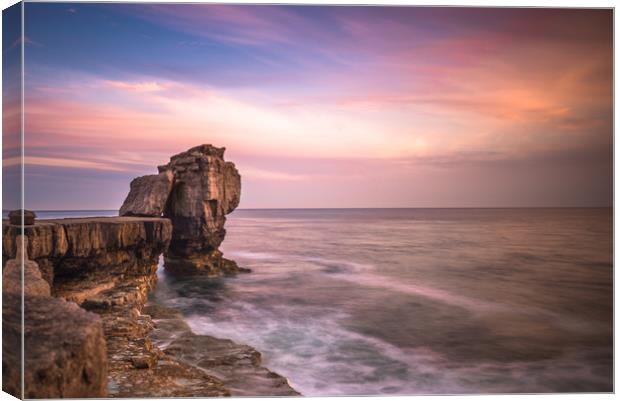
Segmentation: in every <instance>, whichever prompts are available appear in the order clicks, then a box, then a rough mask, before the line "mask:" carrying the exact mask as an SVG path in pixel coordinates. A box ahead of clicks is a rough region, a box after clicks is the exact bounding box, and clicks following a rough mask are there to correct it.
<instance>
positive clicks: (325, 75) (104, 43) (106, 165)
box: [4, 3, 613, 210]
mask: <svg viewBox="0 0 620 401" xmlns="http://www.w3.org/2000/svg"><path fill="white" fill-rule="evenodd" d="M24 43H25V67H24V68H25V78H24V79H25V100H24V103H25V128H24V131H25V134H24V135H25V154H26V167H25V171H26V177H25V181H26V188H25V196H26V207H27V208H31V209H35V210H57V209H117V208H118V207H119V206H120V205H121V203H122V201H123V199H124V197H125V196H126V194H127V192H128V190H129V182H130V180H131V179H132V178H134V177H137V176H141V175H145V174H154V173H156V172H157V169H156V166H157V165H159V164H164V163H166V162H167V161H168V159H169V157H170V156H172V155H174V154H176V153H179V152H181V151H184V150H186V149H188V148H190V147H192V146H195V145H199V144H203V143H210V144H213V145H215V146H223V147H226V154H225V158H226V160H229V161H232V162H234V163H235V164H236V166H237V168H238V170H239V172H240V174H241V176H242V196H241V204H240V207H241V208H285V207H286V208H296V207H334V208H338V207H537V206H543V207H546V206H611V204H612V174H613V162H612V141H613V133H612V132H613V129H612V72H613V71H612V12H611V10H600V9H599V10H583V9H582V10H570V9H563V10H558V9H555V10H554V9H506V8H505V9H481V8H421V7H352V6H346V7H345V6H339V7H336V6H334V7H326V6H266V5H254V6H249V5H213V4H212V5H200V4H168V5H165V4H110V3H108V4H83V3H80V4H77V3H74V4H71V3H54V4H52V3H47V4H46V3H26V5H25V38H24ZM5 47H6V46H5ZM5 51H6V50H5ZM5 54H6V53H5ZM11 162H12V161H11V160H8V161H7V160H6V157H5V161H4V164H5V166H6V165H7V164H8V165H10V164H11Z"/></svg>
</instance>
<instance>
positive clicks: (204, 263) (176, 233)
mask: <svg viewBox="0 0 620 401" xmlns="http://www.w3.org/2000/svg"><path fill="white" fill-rule="evenodd" d="M158 169H159V171H160V172H163V171H171V172H172V173H173V175H174V184H173V187H172V192H171V194H170V199H169V201H168V204H167V206H166V210H165V212H164V215H165V216H166V217H168V218H170V219H171V220H172V227H173V231H172V240H171V242H170V247H169V248H168V251H167V252H166V255H165V257H166V269H168V270H172V271H182V272H183V273H185V274H187V273H189V272H191V269H192V268H194V269H195V270H194V271H195V272H196V273H206V274H218V273H221V272H228V271H230V272H234V271H236V264H234V263H225V262H223V261H222V255H221V254H218V253H214V252H213V251H216V250H217V248H218V247H219V246H220V244H221V243H222V241H223V240H224V236H225V235H226V230H225V229H224V223H225V222H226V214H228V213H230V212H232V211H233V210H234V209H235V208H236V207H237V205H238V204H239V199H240V196H241V177H240V175H239V173H238V172H237V169H236V168H235V165H234V164H233V163H231V162H226V161H224V148H216V147H214V146H211V145H202V146H196V147H194V148H191V149H190V150H188V151H186V152H183V153H179V154H177V155H175V156H172V157H171V158H170V162H169V163H168V164H166V165H164V166H159V167H158ZM226 268H229V269H230V270H228V271H227V270H226Z"/></svg>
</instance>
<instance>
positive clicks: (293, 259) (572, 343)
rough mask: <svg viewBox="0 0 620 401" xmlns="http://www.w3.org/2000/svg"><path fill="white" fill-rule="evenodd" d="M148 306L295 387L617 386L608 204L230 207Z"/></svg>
mask: <svg viewBox="0 0 620 401" xmlns="http://www.w3.org/2000/svg"><path fill="white" fill-rule="evenodd" d="M226 227H227V232H228V233H227V236H226V239H225V241H224V243H223V246H222V250H223V251H224V253H225V255H226V256H227V257H228V258H232V259H234V260H236V261H237V262H238V263H239V264H240V265H241V266H245V267H249V268H251V269H253V273H250V274H245V275H239V276H237V277H234V278H205V277H198V278H196V277H193V278H185V279H179V278H174V277H169V276H167V275H166V274H165V272H163V271H160V278H161V279H160V283H159V285H158V288H157V289H156V290H155V292H154V294H153V299H154V301H155V302H161V303H163V304H165V305H168V306H173V307H176V308H178V309H180V310H181V311H182V312H183V313H184V315H185V316H186V318H187V320H188V323H189V324H190V326H191V327H192V330H194V331H195V332H196V333H199V334H210V335H213V336H216V337H222V338H230V339H233V340H235V341H237V342H241V343H247V344H250V345H252V346H254V347H256V348H257V349H258V350H259V351H261V352H262V353H263V356H264V362H265V364H266V366H268V367H269V368H271V369H273V370H275V371H277V372H278V373H280V374H282V375H285V376H286V377H288V378H289V379H290V381H291V382H292V384H293V386H294V387H295V388H296V389H298V390H299V391H301V392H302V393H303V394H305V395H338V394H431V393H432V394H446V393H497V392H502V393H505V392H510V393H522V392H527V393H530V392H579V391H587V392H598V391H605V392H607V391H612V308H613V305H612V294H613V266H612V260H613V259H612V233H613V226H612V210H611V209H479V210H476V209H386V210H380V209H368V210H363V209H353V210H319V209H317V210H238V211H235V212H234V213H233V214H232V215H231V216H230V217H229V219H228V222H227V226H226Z"/></svg>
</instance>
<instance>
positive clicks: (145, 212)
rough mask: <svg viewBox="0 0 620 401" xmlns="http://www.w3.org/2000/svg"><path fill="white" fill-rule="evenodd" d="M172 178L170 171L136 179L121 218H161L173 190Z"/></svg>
mask: <svg viewBox="0 0 620 401" xmlns="http://www.w3.org/2000/svg"><path fill="white" fill-rule="evenodd" d="M172 178H173V177H172V173H171V172H170V171H166V172H163V173H160V174H155V175H145V176H143V177H138V178H135V179H134V180H133V181H131V184H130V190H129V195H127V198H126V199H125V202H123V205H122V206H121V208H120V210H119V212H118V214H119V215H120V216H153V217H158V216H161V215H162V213H163V212H164V208H165V207H166V201H167V200H168V196H169V195H170V191H171V190H172Z"/></svg>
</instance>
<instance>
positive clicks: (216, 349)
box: [145, 304, 300, 397]
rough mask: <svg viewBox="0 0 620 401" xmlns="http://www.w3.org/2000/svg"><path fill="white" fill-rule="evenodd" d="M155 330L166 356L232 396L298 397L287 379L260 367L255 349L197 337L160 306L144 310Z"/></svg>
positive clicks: (179, 320) (179, 315)
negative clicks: (217, 381) (200, 373)
mask: <svg viewBox="0 0 620 401" xmlns="http://www.w3.org/2000/svg"><path fill="white" fill-rule="evenodd" d="M145 312H146V313H148V314H150V315H151V317H152V319H153V321H154V323H155V330H153V332H152V334H151V338H152V339H153V341H154V343H155V344H156V345H158V346H160V347H161V348H162V349H163V351H164V353H165V355H167V356H170V357H174V358H175V359H177V360H180V361H182V362H184V363H188V364H190V365H192V366H196V367H198V368H200V369H202V370H203V371H205V372H206V373H208V374H210V375H212V376H215V377H217V378H219V379H220V380H221V381H222V382H223V384H224V386H225V387H226V388H228V389H229V390H230V393H231V395H233V396H252V397H256V396H297V395H300V393H298V392H297V391H295V389H293V388H292V387H291V385H290V384H289V382H288V380H287V379H286V378H285V377H282V376H280V375H278V374H277V373H275V372H272V371H270V370H269V369H267V368H265V367H263V366H261V354H260V352H258V351H257V350H256V349H254V348H252V347H250V346H248V345H244V344H237V343H235V342H233V341H230V340H224V339H219V338H215V337H211V336H206V335H197V334H194V333H193V332H192V331H191V330H190V328H189V326H188V325H187V323H185V321H184V320H183V317H182V316H181V314H180V313H178V312H177V311H175V310H174V309H170V308H166V307H163V306H161V305H156V304H150V305H148V306H147V307H146V308H145Z"/></svg>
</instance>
